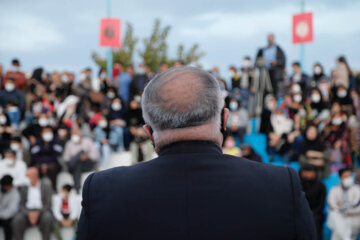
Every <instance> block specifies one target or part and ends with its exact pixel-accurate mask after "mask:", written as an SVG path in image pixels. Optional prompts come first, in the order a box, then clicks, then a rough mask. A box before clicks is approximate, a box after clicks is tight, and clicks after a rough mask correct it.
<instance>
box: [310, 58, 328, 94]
mask: <svg viewBox="0 0 360 240" xmlns="http://www.w3.org/2000/svg"><path fill="white" fill-rule="evenodd" d="M323 80H325V81H328V77H327V76H326V75H325V73H324V68H323V66H322V65H321V64H320V63H319V62H318V63H315V64H314V66H313V75H312V77H311V79H310V86H311V87H312V88H314V87H316V86H317V85H318V84H319V82H321V81H323Z"/></svg>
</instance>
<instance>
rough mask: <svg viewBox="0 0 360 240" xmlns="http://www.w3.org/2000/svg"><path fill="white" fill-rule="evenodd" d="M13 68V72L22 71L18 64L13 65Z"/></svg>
mask: <svg viewBox="0 0 360 240" xmlns="http://www.w3.org/2000/svg"><path fill="white" fill-rule="evenodd" d="M12 69H13V72H20V67H18V66H13V67H12Z"/></svg>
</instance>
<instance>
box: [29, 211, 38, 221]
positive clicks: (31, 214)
mask: <svg viewBox="0 0 360 240" xmlns="http://www.w3.org/2000/svg"><path fill="white" fill-rule="evenodd" d="M39 216H40V211H39V210H36V211H29V212H28V219H29V222H30V224H31V225H35V224H36V223H37V222H38V220H39Z"/></svg>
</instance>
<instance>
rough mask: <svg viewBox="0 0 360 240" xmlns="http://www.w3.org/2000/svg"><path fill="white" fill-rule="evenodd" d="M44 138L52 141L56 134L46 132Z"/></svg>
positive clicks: (46, 140)
mask: <svg viewBox="0 0 360 240" xmlns="http://www.w3.org/2000/svg"><path fill="white" fill-rule="evenodd" d="M42 138H43V140H44V141H45V142H51V141H52V140H53V139H54V134H53V133H52V132H46V133H43V134H42Z"/></svg>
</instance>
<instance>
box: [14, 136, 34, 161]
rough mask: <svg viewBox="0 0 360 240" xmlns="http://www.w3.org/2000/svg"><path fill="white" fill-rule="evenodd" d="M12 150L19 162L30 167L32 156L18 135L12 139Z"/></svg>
mask: <svg viewBox="0 0 360 240" xmlns="http://www.w3.org/2000/svg"><path fill="white" fill-rule="evenodd" d="M10 149H11V150H12V151H14V152H15V154H16V159H17V160H18V161H22V162H24V163H25V164H26V165H30V162H31V154H30V151H29V149H28V148H26V147H24V146H23V144H22V141H21V137H19V136H16V135H15V136H12V137H11V142H10Z"/></svg>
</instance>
